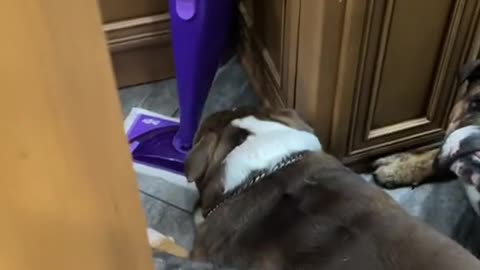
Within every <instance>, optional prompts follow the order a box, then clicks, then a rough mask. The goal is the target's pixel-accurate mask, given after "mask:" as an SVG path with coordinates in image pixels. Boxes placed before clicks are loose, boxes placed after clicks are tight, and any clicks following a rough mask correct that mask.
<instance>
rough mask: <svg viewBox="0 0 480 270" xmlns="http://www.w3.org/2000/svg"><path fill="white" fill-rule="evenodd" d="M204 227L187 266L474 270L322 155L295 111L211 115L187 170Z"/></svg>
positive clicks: (463, 254) (441, 239)
mask: <svg viewBox="0 0 480 270" xmlns="http://www.w3.org/2000/svg"><path fill="white" fill-rule="evenodd" d="M185 170H186V175H187V178H188V179H189V181H195V184H196V186H197V188H198V190H199V193H200V207H201V211H202V214H203V217H204V220H203V222H202V223H201V224H199V225H198V227H197V233H196V237H195V242H194V247H193V251H192V252H191V255H190V256H191V259H193V260H197V261H209V262H212V263H213V264H215V265H217V266H222V267H234V268H235V269H242V270H243V269H275V270H279V269H331V270H334V269H368V270H374V269H426V270H428V269H432V270H433V269H436V270H437V269H438V270H446V269H463V270H467V269H476V270H478V269H480V262H479V261H478V260H477V259H476V258H474V257H473V256H472V255H471V254H470V253H469V252H467V251H466V250H464V249H463V248H462V247H460V246H459V245H458V244H457V243H455V242H454V241H453V240H450V239H448V238H447V237H445V236H443V235H441V234H440V233H437V232H436V231H434V230H433V229H431V228H430V227H428V226H427V225H425V224H424V223H422V222H420V221H418V220H416V219H415V218H413V217H411V216H409V215H408V214H407V213H406V212H405V211H404V210H402V208H400V206H399V205H398V204H397V203H396V202H395V201H393V200H392V199H391V198H390V197H389V196H388V195H387V194H386V193H384V191H382V190H381V189H380V188H378V187H376V186H374V185H371V184H368V183H367V182H366V181H364V180H363V179H362V178H361V176H359V175H357V174H356V173H354V172H353V171H351V170H349V169H348V168H346V167H344V166H343V165H342V164H341V163H340V162H339V161H338V160H336V159H335V158H333V157H332V156H330V155H328V154H326V153H325V152H323V151H322V147H321V145H320V142H319V141H318V139H317V137H315V136H314V135H313V133H312V130H311V128H310V127H309V126H308V125H307V124H306V123H305V122H304V121H302V120H301V119H300V118H299V117H298V116H297V114H296V113H295V112H294V111H291V110H270V109H239V110H234V111H233V110H232V111H224V112H220V113H216V114H214V115H212V116H210V117H209V118H207V119H206V120H205V121H204V123H203V124H202V126H201V127H200V129H199V131H198V132H197V135H196V139H195V144H194V147H193V149H192V150H191V152H190V154H189V156H188V158H187V160H186V164H185Z"/></svg>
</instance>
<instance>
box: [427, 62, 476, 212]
mask: <svg viewBox="0 0 480 270" xmlns="http://www.w3.org/2000/svg"><path fill="white" fill-rule="evenodd" d="M458 81H459V87H460V89H461V92H460V93H459V99H458V101H457V102H456V103H455V105H454V107H453V110H452V112H451V113H450V122H449V123H450V124H449V126H448V128H447V133H446V138H445V141H444V143H443V145H442V147H441V149H440V153H439V155H438V157H437V159H436V161H435V164H434V166H435V167H436V168H435V169H437V170H452V171H453V172H454V173H456V174H457V175H458V176H459V178H461V179H462V180H464V181H465V183H466V184H467V185H470V187H471V188H472V189H477V190H478V191H480V60H477V61H473V62H470V63H468V64H466V65H465V66H464V67H463V68H461V70H460V72H459V76H458ZM477 203H478V202H477Z"/></svg>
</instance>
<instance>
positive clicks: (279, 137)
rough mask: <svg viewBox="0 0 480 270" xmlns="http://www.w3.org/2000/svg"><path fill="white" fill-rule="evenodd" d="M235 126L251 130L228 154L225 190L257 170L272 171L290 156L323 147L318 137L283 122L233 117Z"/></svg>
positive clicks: (229, 189)
mask: <svg viewBox="0 0 480 270" xmlns="http://www.w3.org/2000/svg"><path fill="white" fill-rule="evenodd" d="M231 124H232V125H233V126H235V127H238V128H241V129H244V130H246V131H248V132H249V133H250V135H248V137H247V139H246V140H245V141H244V142H243V143H242V144H240V145H239V146H237V147H236V148H235V149H233V150H232V151H231V152H230V153H229V154H228V155H227V157H226V158H225V160H224V164H225V178H224V179H225V182H224V187H225V188H224V193H228V192H231V191H232V190H234V189H236V188H237V187H239V186H240V185H242V184H243V182H244V181H246V180H247V178H248V177H249V176H250V175H251V174H252V173H254V172H258V171H264V172H266V173H269V172H272V171H273V170H274V169H275V166H276V165H278V164H279V163H281V162H282V160H284V159H285V158H286V157H288V156H291V155H292V154H295V153H299V152H309V151H312V152H315V151H321V150H322V146H321V144H320V141H319V140H318V138H317V137H316V136H315V135H314V134H312V133H309V132H306V131H301V130H297V129H294V128H291V127H289V126H286V125H283V124H281V123H279V122H275V121H268V120H260V119H257V118H256V117H254V116H248V117H245V118H241V119H236V120H233V121H232V123H231Z"/></svg>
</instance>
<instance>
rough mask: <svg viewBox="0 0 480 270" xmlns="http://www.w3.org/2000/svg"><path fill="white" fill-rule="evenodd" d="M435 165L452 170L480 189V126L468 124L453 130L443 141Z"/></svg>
mask: <svg viewBox="0 0 480 270" xmlns="http://www.w3.org/2000/svg"><path fill="white" fill-rule="evenodd" d="M434 167H435V169H436V170H451V171H452V172H454V173H455V174H456V175H457V176H458V177H459V178H460V179H461V180H463V181H465V183H466V184H469V185H473V186H475V187H476V188H477V190H479V191H480V126H466V127H463V128H460V129H458V130H456V131H454V132H452V133H451V134H450V135H449V136H448V137H447V138H446V140H445V142H444V143H443V145H442V147H441V149H440V153H439V155H438V157H437V159H436V161H435V164H434Z"/></svg>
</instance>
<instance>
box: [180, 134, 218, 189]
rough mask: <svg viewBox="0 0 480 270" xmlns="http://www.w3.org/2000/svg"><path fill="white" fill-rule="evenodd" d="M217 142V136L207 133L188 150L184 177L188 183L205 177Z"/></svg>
mask: <svg viewBox="0 0 480 270" xmlns="http://www.w3.org/2000/svg"><path fill="white" fill-rule="evenodd" d="M217 141H218V138H217V135H216V134H215V133H213V132H209V133H206V134H205V135H203V136H202V137H201V138H200V140H198V142H197V143H195V145H194V146H193V148H192V150H190V152H189V153H188V156H187V158H186V160H185V176H186V177H187V179H188V182H195V181H197V180H199V179H200V178H202V177H203V176H204V175H205V172H206V171H207V168H208V164H209V161H210V159H211V157H212V154H213V152H214V151H215V147H216V145H217Z"/></svg>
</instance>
